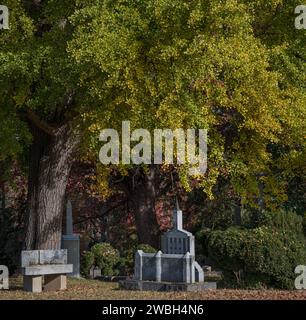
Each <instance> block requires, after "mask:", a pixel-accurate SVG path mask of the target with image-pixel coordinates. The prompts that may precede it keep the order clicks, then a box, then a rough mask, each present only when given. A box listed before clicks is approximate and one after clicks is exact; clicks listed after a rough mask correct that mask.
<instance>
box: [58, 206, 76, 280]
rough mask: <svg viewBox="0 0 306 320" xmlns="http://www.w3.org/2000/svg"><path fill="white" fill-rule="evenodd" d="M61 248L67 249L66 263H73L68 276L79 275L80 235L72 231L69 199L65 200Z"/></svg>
mask: <svg viewBox="0 0 306 320" xmlns="http://www.w3.org/2000/svg"><path fill="white" fill-rule="evenodd" d="M62 248H63V249H67V251H68V264H72V265H73V272H72V274H70V275H69V276H70V277H75V278H79V277H80V235H79V234H74V233H73V216H72V204H71V201H70V200H68V202H67V209H66V234H65V235H63V237H62Z"/></svg>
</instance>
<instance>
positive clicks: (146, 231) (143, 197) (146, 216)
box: [132, 166, 159, 248]
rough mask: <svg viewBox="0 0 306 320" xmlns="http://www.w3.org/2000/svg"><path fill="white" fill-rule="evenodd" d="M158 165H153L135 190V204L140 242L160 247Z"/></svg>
mask: <svg viewBox="0 0 306 320" xmlns="http://www.w3.org/2000/svg"><path fill="white" fill-rule="evenodd" d="M156 176H157V172H156V167H155V166H151V167H150V168H149V172H148V173H147V174H145V175H144V178H143V179H144V180H143V181H142V182H143V183H142V184H141V185H140V186H138V188H137V189H136V190H134V192H133V199H132V201H133V204H134V212H135V223H136V229H137V236H138V242H139V243H143V244H149V245H151V246H153V247H155V248H158V247H159V225H158V222H157V219H156V213H155V200H156V189H155V188H156V179H157V177H156Z"/></svg>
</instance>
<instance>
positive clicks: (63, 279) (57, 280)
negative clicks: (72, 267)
mask: <svg viewBox="0 0 306 320" xmlns="http://www.w3.org/2000/svg"><path fill="white" fill-rule="evenodd" d="M44 278H45V283H44V290H45V291H58V290H66V289H67V276H66V275H65V274H48V275H45V277H44Z"/></svg>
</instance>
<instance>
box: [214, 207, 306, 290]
mask: <svg viewBox="0 0 306 320" xmlns="http://www.w3.org/2000/svg"><path fill="white" fill-rule="evenodd" d="M208 252H209V257H210V259H212V261H213V262H214V264H215V265H216V266H218V267H221V268H222V269H224V270H225V271H226V272H232V273H233V274H234V275H235V278H236V282H237V284H238V285H239V286H246V287H259V286H273V287H278V288H284V289H292V288H293V285H294V279H295V277H296V275H295V274H294V269H295V267H296V266H297V265H300V264H302V265H305V264H306V245H305V238H304V235H303V226H302V219H301V218H300V217H299V216H297V215H296V214H294V213H291V212H289V213H284V212H279V213H265V214H264V215H263V217H262V219H260V223H259V224H258V227H256V228H252V229H245V228H238V227H231V228H229V229H227V230H225V231H213V232H212V233H211V234H210V235H209V238H208Z"/></svg>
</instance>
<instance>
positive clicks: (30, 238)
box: [24, 122, 79, 250]
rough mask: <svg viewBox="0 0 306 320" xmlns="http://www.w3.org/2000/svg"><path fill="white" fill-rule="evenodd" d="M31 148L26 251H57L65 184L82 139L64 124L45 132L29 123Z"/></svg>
mask: <svg viewBox="0 0 306 320" xmlns="http://www.w3.org/2000/svg"><path fill="white" fill-rule="evenodd" d="M30 127H31V131H32V135H33V141H32V146H31V151H30V167H29V181H28V185H29V189H28V190H29V191H28V216H27V228H26V236H25V244H24V247H25V249H26V250H33V249H36V250H38V249H40V250H46V249H49V250H54V249H60V247H61V234H62V213H63V208H64V201H65V192H66V185H67V182H68V176H69V172H70V169H71V165H72V162H73V154H74V151H75V149H76V146H77V145H78V142H79V138H78V136H77V135H76V134H75V133H74V132H73V130H72V129H71V128H70V127H69V125H63V126H62V127H60V128H58V129H54V131H53V133H52V134H50V132H46V131H45V130H42V128H39V127H38V126H37V125H36V124H35V123H33V122H32V123H31V125H30Z"/></svg>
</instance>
